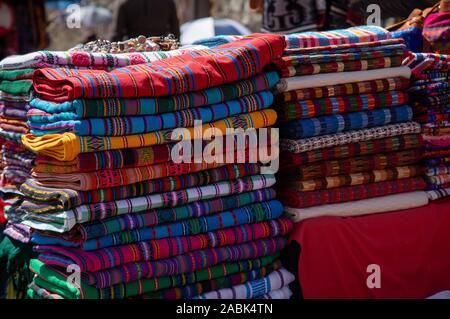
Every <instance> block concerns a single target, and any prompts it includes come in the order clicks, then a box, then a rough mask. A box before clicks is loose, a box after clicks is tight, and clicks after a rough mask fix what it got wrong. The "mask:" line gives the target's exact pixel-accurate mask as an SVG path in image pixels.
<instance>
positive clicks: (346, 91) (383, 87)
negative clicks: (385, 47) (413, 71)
mask: <svg viewBox="0 0 450 319" xmlns="http://www.w3.org/2000/svg"><path fill="white" fill-rule="evenodd" d="M408 87H409V80H408V79H406V78H401V77H397V78H387V79H380V80H372V81H363V82H356V83H355V82H354V83H347V84H335V85H329V86H322V87H314V88H308V89H300V90H295V91H288V92H283V93H281V94H279V95H278V96H276V97H275V101H277V102H295V101H301V100H314V99H322V98H327V97H334V96H346V95H357V94H368V93H380V92H385V91H400V90H405V89H407V88H408Z"/></svg>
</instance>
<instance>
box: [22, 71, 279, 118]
mask: <svg viewBox="0 0 450 319" xmlns="http://www.w3.org/2000/svg"><path fill="white" fill-rule="evenodd" d="M278 81H279V76H278V74H277V73H276V72H274V71H271V72H264V73H260V74H258V75H255V76H254V77H252V78H250V79H247V80H240V81H237V82H233V83H230V84H225V85H221V86H217V87H212V88H207V89H205V90H201V91H194V92H187V93H184V94H179V95H173V96H165V97H156V98H138V99H129V98H127V99H121V98H102V99H79V100H73V101H68V102H63V103H53V102H50V101H44V100H41V99H38V98H36V99H33V100H31V101H30V105H31V107H32V108H34V109H36V110H40V111H41V112H42V116H45V117H47V116H52V119H54V120H55V121H64V120H77V119H83V118H96V117H115V116H117V117H118V116H136V115H153V114H160V113H167V112H174V111H180V110H184V109H189V108H194V107H200V106H205V105H212V104H218V103H222V102H225V101H230V100H234V99H238V98H241V97H243V96H246V95H250V94H254V93H257V92H261V91H264V90H268V89H270V88H272V87H274V86H275V85H276V84H277V82H278ZM32 120H34V121H36V119H35V118H32Z"/></svg>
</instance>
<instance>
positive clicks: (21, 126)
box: [0, 118, 30, 134]
mask: <svg viewBox="0 0 450 319" xmlns="http://www.w3.org/2000/svg"><path fill="white" fill-rule="evenodd" d="M0 129H2V130H4V131H8V132H15V133H20V134H26V133H28V132H29V130H30V129H29V127H28V125H27V123H25V122H23V121H17V120H9V119H6V118H0Z"/></svg>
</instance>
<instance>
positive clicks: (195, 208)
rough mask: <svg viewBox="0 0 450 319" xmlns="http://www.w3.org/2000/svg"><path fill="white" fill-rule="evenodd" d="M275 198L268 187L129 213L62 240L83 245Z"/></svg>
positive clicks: (82, 228) (79, 229)
mask: <svg viewBox="0 0 450 319" xmlns="http://www.w3.org/2000/svg"><path fill="white" fill-rule="evenodd" d="M272 199H275V191H274V190H273V189H272V188H265V189H260V190H256V191H252V192H247V193H242V194H236V195H232V196H226V197H219V198H214V199H209V200H205V201H200V202H195V203H191V204H188V205H185V206H179V207H174V208H166V209H153V210H149V211H146V212H143V213H141V214H126V215H122V216H118V217H115V218H108V219H106V220H104V221H98V222H93V223H86V224H78V225H77V226H76V227H75V228H74V230H73V232H70V233H66V234H64V235H62V238H71V239H72V241H77V240H78V241H80V242H83V241H86V240H88V239H93V238H99V237H103V236H106V235H108V234H112V233H117V232H122V231H128V230H133V229H139V228H145V227H151V226H156V225H161V224H166V223H173V222H178V221H182V220H187V219H191V218H199V217H202V216H209V215H213V214H216V213H219V212H222V211H226V210H230V209H234V208H240V207H243V206H247V205H251V204H254V203H256V202H264V201H270V200H272Z"/></svg>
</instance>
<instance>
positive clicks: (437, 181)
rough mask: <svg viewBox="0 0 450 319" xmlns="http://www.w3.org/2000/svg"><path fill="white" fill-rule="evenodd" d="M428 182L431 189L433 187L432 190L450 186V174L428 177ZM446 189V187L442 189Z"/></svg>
mask: <svg viewBox="0 0 450 319" xmlns="http://www.w3.org/2000/svg"><path fill="white" fill-rule="evenodd" d="M425 180H426V181H427V183H428V185H429V187H432V188H431V189H436V188H438V187H439V188H441V187H440V186H442V185H448V184H450V174H439V175H434V176H427V177H426V178H425ZM442 188H446V186H444V187H442Z"/></svg>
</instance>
